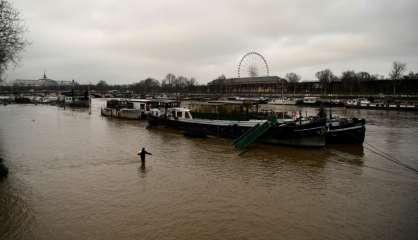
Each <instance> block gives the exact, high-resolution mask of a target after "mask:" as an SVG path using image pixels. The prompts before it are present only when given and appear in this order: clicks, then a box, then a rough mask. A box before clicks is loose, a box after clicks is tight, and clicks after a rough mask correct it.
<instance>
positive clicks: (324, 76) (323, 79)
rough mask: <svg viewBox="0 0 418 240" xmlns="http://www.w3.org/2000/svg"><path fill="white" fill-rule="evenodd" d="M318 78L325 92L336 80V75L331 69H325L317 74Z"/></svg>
mask: <svg viewBox="0 0 418 240" xmlns="http://www.w3.org/2000/svg"><path fill="white" fill-rule="evenodd" d="M315 76H316V78H318V80H319V83H320V84H321V89H322V90H323V91H324V92H325V89H326V88H327V86H328V84H329V83H330V82H331V81H332V80H333V79H334V78H335V77H334V74H333V73H332V72H331V70H329V69H325V70H322V71H319V72H317V73H315Z"/></svg>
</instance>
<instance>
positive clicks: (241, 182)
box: [0, 100, 418, 239]
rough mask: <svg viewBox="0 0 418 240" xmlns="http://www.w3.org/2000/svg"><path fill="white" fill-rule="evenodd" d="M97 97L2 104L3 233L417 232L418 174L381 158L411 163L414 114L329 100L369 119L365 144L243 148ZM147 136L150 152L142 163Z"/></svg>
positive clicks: (417, 135)
mask: <svg viewBox="0 0 418 240" xmlns="http://www.w3.org/2000/svg"><path fill="white" fill-rule="evenodd" d="M103 103H104V102H103V100H94V101H93V109H92V110H93V111H92V114H91V115H89V114H88V111H87V110H72V109H68V108H67V109H65V110H64V109H62V108H59V107H55V106H43V105H37V106H33V105H8V106H0V157H2V158H4V159H5V163H6V165H7V166H8V167H9V170H10V174H9V177H8V178H7V179H5V180H2V181H0V239H417V237H418V175H417V174H415V173H414V172H413V171H411V170H408V169H406V168H404V167H402V166H400V165H399V164H396V163H394V162H391V161H389V160H388V159H387V158H385V157H382V154H386V155H385V156H388V155H389V156H390V157H391V158H392V159H396V160H400V161H402V162H404V163H406V164H408V165H410V166H412V167H415V168H418V159H417V156H418V144H417V139H418V114H417V113H412V112H408V113H405V112H396V111H395V112H388V111H383V112H382V111H376V110H346V109H343V108H340V109H335V111H334V112H335V113H336V114H339V115H342V116H356V117H364V118H366V119H367V121H368V124H367V132H366V143H365V144H364V146H363V147H359V146H330V147H327V148H323V149H303V148H289V147H281V146H271V145H262V144H256V145H253V146H252V147H251V148H250V150H249V151H248V152H247V153H245V154H243V155H238V154H237V153H236V152H235V151H234V149H233V147H232V146H231V141H230V140H228V139H221V138H216V137H209V138H205V139H195V138H186V137H184V136H183V135H182V134H181V133H179V132H177V131H175V130H174V131H173V130H167V129H153V130H149V129H146V128H145V126H146V122H145V121H124V120H117V119H109V118H103V117H101V116H100V106H102V105H103ZM265 107H266V106H265ZM270 107H271V106H270ZM273 108H276V109H275V110H288V111H292V110H296V108H295V107H293V106H290V107H278V106H276V107H273ZM305 111H308V112H310V113H311V112H315V111H316V109H312V108H305V109H303V112H305ZM142 146H144V147H146V149H147V150H148V151H150V152H151V153H152V154H153V155H152V156H147V163H146V166H145V167H141V165H140V161H139V159H138V156H137V155H136V153H137V151H138V149H139V148H140V147H142ZM376 152H377V153H376ZM378 153H379V154H378Z"/></svg>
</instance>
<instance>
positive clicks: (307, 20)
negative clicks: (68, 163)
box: [9, 0, 418, 83]
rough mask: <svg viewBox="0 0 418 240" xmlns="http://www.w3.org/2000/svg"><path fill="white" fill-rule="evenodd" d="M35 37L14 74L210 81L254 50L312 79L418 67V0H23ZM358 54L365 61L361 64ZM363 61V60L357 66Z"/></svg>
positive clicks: (277, 68)
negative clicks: (322, 73) (321, 74)
mask: <svg viewBox="0 0 418 240" xmlns="http://www.w3.org/2000/svg"><path fill="white" fill-rule="evenodd" d="M15 5H16V7H18V8H19V9H20V11H21V13H22V16H23V17H24V18H25V21H26V23H27V26H28V28H29V30H30V32H29V34H28V38H29V40H30V41H31V42H32V45H31V46H29V47H28V49H27V50H26V51H25V53H24V54H23V60H22V63H21V64H20V66H19V67H17V68H15V69H14V70H13V71H10V73H9V79H14V78H31V77H36V76H38V75H39V74H40V72H41V71H43V69H45V68H46V69H47V70H48V72H49V73H50V76H51V77H53V78H57V79H71V78H77V80H79V81H80V82H88V81H92V82H97V81H98V80H101V79H104V80H107V81H109V82H113V83H129V82H133V81H138V80H140V79H143V78H145V77H148V76H153V77H156V78H162V77H163V76H164V75H165V74H166V73H168V72H173V73H175V74H182V75H186V76H194V77H196V78H197V79H199V80H200V81H201V82H207V81H210V80H212V79H213V78H215V77H217V76H219V75H220V74H222V73H224V74H226V75H227V76H230V77H233V76H235V75H236V64H237V63H238V61H239V59H240V57H241V56H242V55H243V54H244V53H245V52H247V51H252V50H255V51H259V52H261V53H262V54H263V55H265V56H266V58H267V61H268V62H269V65H270V68H271V73H272V74H277V75H281V76H283V75H285V74H286V73H287V72H290V71H296V72H298V73H300V74H302V76H303V78H304V79H313V78H314V74H315V72H316V71H318V70H321V68H324V67H330V68H332V69H333V70H334V71H335V72H336V73H339V72H341V71H343V70H345V69H350V68H353V69H354V70H364V71H370V72H373V73H379V74H387V72H388V68H390V63H391V61H394V60H400V61H406V62H407V63H408V68H409V69H410V70H415V71H418V50H417V46H418V36H417V33H416V31H414V27H415V22H418V17H417V15H416V13H415V12H414V11H416V9H418V3H417V2H416V1H414V0H400V1H396V2H394V1H388V0H369V1H364V0H352V1H346V0H318V1H311V0H294V1H280V0H270V1H269V0H262V1H242V0H241V1H238V0H232V1H221V0H219V1H206V2H205V1H191V0H190V1H189V0H173V1H163V0H157V1H135V0H128V1H110V0H106V1H104V0H96V1H83V0H73V1H69V0H68V1H67V0H61V1H53V0H43V1H25V0H16V1H15ZM360 63H361V65H360ZM356 68H361V69H356Z"/></svg>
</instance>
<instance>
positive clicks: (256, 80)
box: [208, 76, 288, 95]
mask: <svg viewBox="0 0 418 240" xmlns="http://www.w3.org/2000/svg"><path fill="white" fill-rule="evenodd" d="M287 85H288V83H287V81H286V79H283V78H280V77H278V76H266V77H246V78H219V79H215V80H213V81H211V82H209V83H208V91H209V92H211V93H226V94H250V95H251V94H263V93H264V94H279V93H282V92H284V93H286V92H287Z"/></svg>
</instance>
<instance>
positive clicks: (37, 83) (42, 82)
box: [12, 72, 73, 87]
mask: <svg viewBox="0 0 418 240" xmlns="http://www.w3.org/2000/svg"><path fill="white" fill-rule="evenodd" d="M72 84H73V81H62V80H53V79H50V78H48V77H47V76H46V73H45V72H44V75H43V76H42V78H40V79H37V80H27V79H16V80H15V81H13V82H12V85H14V86H20V87H54V86H71V85H72Z"/></svg>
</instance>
